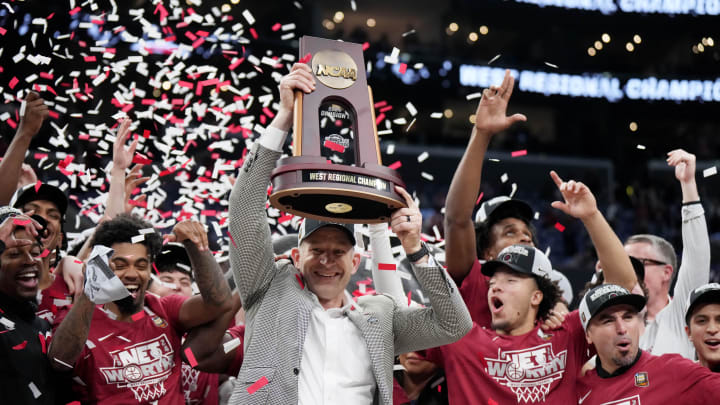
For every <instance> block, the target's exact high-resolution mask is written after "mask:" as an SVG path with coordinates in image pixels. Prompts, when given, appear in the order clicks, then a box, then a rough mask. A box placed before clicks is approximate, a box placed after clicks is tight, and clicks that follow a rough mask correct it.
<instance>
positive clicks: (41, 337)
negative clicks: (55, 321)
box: [38, 332, 47, 353]
mask: <svg viewBox="0 0 720 405" xmlns="http://www.w3.org/2000/svg"><path fill="white" fill-rule="evenodd" d="M38 339H39V340H40V347H41V348H42V352H43V353H47V348H46V346H45V335H43V334H42V333H41V332H38Z"/></svg>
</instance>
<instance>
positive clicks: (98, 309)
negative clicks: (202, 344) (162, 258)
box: [48, 214, 232, 404]
mask: <svg viewBox="0 0 720 405" xmlns="http://www.w3.org/2000/svg"><path fill="white" fill-rule="evenodd" d="M148 229H150V230H152V225H150V224H149V223H147V222H145V221H143V220H141V219H140V218H138V217H135V216H131V215H127V214H121V215H118V216H117V217H116V218H115V219H113V220H110V221H107V222H104V223H103V224H101V225H100V226H99V227H98V228H97V229H96V231H95V235H94V236H93V245H94V246H96V247H97V246H106V247H109V248H111V249H112V254H111V256H110V257H109V263H108V264H109V269H108V270H107V272H109V271H110V270H111V271H112V273H110V274H109V276H110V277H109V280H108V281H109V282H108V283H105V284H99V285H98V284H96V283H97V279H91V278H92V276H89V277H88V279H87V280H86V288H85V291H84V293H83V294H82V295H80V297H79V298H78V299H77V300H76V302H75V304H74V305H73V306H72V308H71V309H70V310H69V311H61V312H60V313H59V314H58V317H57V319H56V321H55V323H56V326H57V325H58V324H59V326H57V329H56V331H55V334H54V337H53V341H52V344H51V345H50V349H49V353H48V356H49V357H50V359H51V362H52V365H53V367H55V368H56V369H58V370H66V369H68V368H74V370H73V372H74V375H75V377H77V378H75V379H74V381H75V384H74V386H73V389H74V390H75V391H76V392H77V393H78V394H79V395H80V398H81V400H82V401H92V402H93V403H98V404H116V403H124V404H132V403H158V404H178V403H183V402H184V396H183V392H182V389H181V384H180V376H181V371H180V370H181V357H180V347H181V346H180V343H181V342H180V338H181V336H182V335H183V333H184V332H185V331H187V330H188V329H190V328H192V327H195V326H198V325H201V324H204V323H207V322H210V321H212V320H214V319H215V318H216V317H219V316H221V315H223V314H225V313H226V312H228V311H231V310H232V305H231V300H230V288H229V286H228V284H227V282H226V281H225V278H224V277H223V275H222V273H221V271H220V268H219V266H218V265H217V263H216V262H215V259H214V258H213V256H212V254H211V253H210V252H209V250H208V247H207V235H206V233H205V229H204V227H203V226H202V225H200V224H199V223H197V222H192V221H183V222H180V223H178V224H177V225H176V226H175V228H174V229H173V233H172V234H171V235H170V236H169V239H171V240H174V241H178V242H182V243H183V245H184V246H185V249H186V250H187V252H188V255H189V256H190V261H191V263H192V267H193V269H194V271H195V278H196V280H197V283H198V287H199V289H200V294H201V295H196V296H193V297H189V298H188V297H185V296H182V295H169V296H167V297H163V298H159V297H157V296H155V295H153V294H147V295H146V289H147V284H148V281H149V280H150V272H151V271H152V263H153V261H154V260H155V257H156V255H157V254H158V252H159V251H160V245H161V240H160V236H159V235H158V234H157V233H155V232H154V231H152V232H147V231H146V230H148ZM141 231H142V232H141ZM136 238H139V239H140V240H136ZM91 261H92V259H91ZM112 281H119V282H121V283H122V286H120V287H119V288H120V289H122V290H123V291H125V290H126V291H125V292H124V293H123V294H122V295H127V296H126V297H125V298H122V299H120V300H116V301H109V300H106V301H105V302H97V303H94V302H92V301H91V300H90V298H89V297H88V295H87V293H88V291H89V290H88V285H87V284H90V286H91V288H94V289H96V290H99V291H103V292H105V293H107V294H106V295H111V294H110V293H117V292H118V291H117V289H114V288H113V287H112V283H110V282H112ZM115 284H116V285H117V283H115ZM113 290H114V291H113ZM120 292H122V291H120ZM128 293H129V295H128ZM93 296H95V297H96V300H98V298H97V297H99V295H93ZM96 304H101V305H96Z"/></svg>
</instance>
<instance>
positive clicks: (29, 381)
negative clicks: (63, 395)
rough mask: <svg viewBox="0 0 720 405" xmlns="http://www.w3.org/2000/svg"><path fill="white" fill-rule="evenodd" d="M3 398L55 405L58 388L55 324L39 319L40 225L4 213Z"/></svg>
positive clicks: (0, 268) (0, 230) (0, 300)
mask: <svg viewBox="0 0 720 405" xmlns="http://www.w3.org/2000/svg"><path fill="white" fill-rule="evenodd" d="M0 224H1V225H0V247H1V249H0V395H1V396H0V398H2V402H3V403H8V404H54V403H55V400H56V397H55V395H56V385H55V384H56V383H59V380H58V379H57V377H56V376H54V375H53V370H52V368H51V367H50V363H49V362H48V359H47V356H46V355H45V339H46V338H47V337H48V336H49V333H50V330H51V328H50V324H49V323H48V322H47V321H46V320H44V319H41V318H39V317H37V316H36V315H35V311H36V310H37V306H36V305H35V297H36V294H37V292H38V284H39V278H40V273H41V268H42V259H41V258H40V255H41V253H42V244H41V243H40V241H39V240H38V239H37V236H38V230H39V228H40V225H39V224H37V223H36V222H34V221H33V220H32V219H30V218H28V217H26V216H23V215H22V213H21V212H20V211H18V210H16V209H12V208H9V207H2V208H0Z"/></svg>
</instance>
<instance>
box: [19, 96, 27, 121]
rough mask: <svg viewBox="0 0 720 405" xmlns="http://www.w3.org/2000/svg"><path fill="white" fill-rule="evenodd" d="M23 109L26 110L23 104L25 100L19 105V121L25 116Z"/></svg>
mask: <svg viewBox="0 0 720 405" xmlns="http://www.w3.org/2000/svg"><path fill="white" fill-rule="evenodd" d="M25 108H27V105H26V103H25V100H23V101H22V103H21V104H20V119H22V117H24V116H25Z"/></svg>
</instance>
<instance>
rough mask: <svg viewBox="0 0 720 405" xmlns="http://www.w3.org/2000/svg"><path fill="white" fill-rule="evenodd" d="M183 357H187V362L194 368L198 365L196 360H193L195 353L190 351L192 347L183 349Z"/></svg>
mask: <svg viewBox="0 0 720 405" xmlns="http://www.w3.org/2000/svg"><path fill="white" fill-rule="evenodd" d="M184 352H185V357H186V358H187V361H188V363H189V364H190V367H192V368H195V367H196V366H197V365H198V362H197V360H195V355H194V354H193V352H192V349H190V348H189V347H188V348H186V349H185V350H184Z"/></svg>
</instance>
